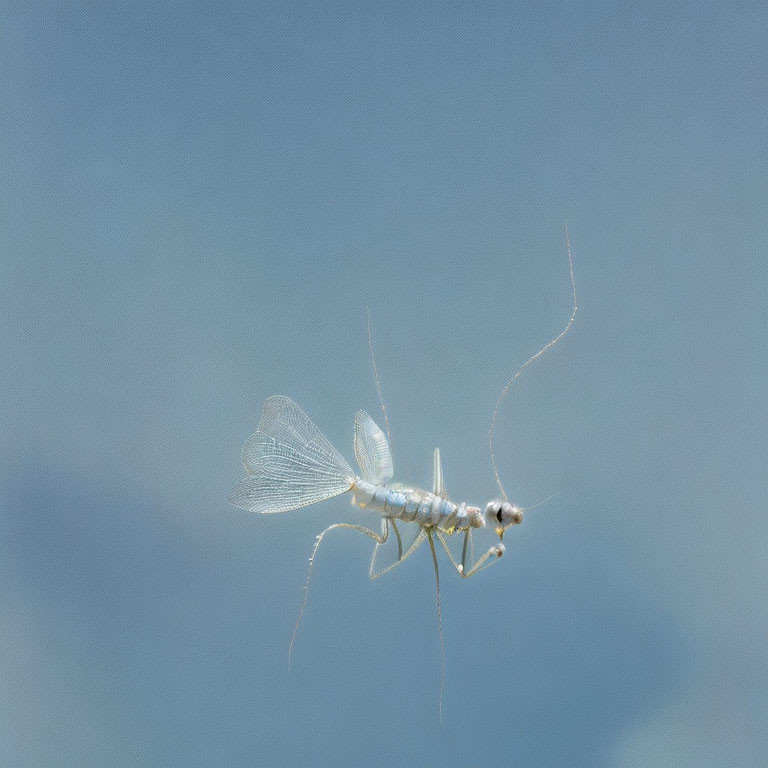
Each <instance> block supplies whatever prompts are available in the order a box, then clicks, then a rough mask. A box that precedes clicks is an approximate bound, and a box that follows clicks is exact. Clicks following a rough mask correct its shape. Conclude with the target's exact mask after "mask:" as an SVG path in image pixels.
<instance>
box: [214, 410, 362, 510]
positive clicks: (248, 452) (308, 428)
mask: <svg viewBox="0 0 768 768" xmlns="http://www.w3.org/2000/svg"><path fill="white" fill-rule="evenodd" d="M242 458H243V465H244V466H245V471H246V477H245V478H244V479H243V480H241V481H240V483H238V485H237V486H236V487H235V488H234V490H233V491H232V494H231V495H230V497H229V500H230V502H232V504H234V505H235V506H238V507H241V508H243V509H247V510H249V511H251V512H261V513H272V512H287V511H289V510H291V509H297V508H299V507H305V506H307V505H309V504H315V503H317V502H319V501H324V500H325V499H330V498H332V497H334V496H338V495H339V494H341V493H344V492H345V491H348V490H349V489H350V488H351V486H352V482H353V478H354V472H353V470H352V467H350V466H349V464H348V462H347V461H346V459H345V458H344V457H343V456H342V455H341V454H340V453H339V452H338V451H337V450H336V449H335V448H334V447H333V446H332V445H331V444H330V442H329V441H328V439H327V438H326V437H325V436H324V435H323V434H322V433H321V432H320V430H319V429H318V428H317V427H316V426H315V425H314V424H313V423H312V422H311V421H310V419H309V417H308V416H307V415H306V414H305V413H304V411H302V410H301V408H299V406H298V405H296V403H294V402H293V401H292V400H290V399H289V398H287V397H282V396H277V397H270V398H269V399H268V400H267V401H266V402H265V403H264V409H263V411H262V414H261V420H260V421H259V426H258V429H257V430H256V432H255V434H253V435H251V437H249V438H248V440H247V441H246V443H245V445H244V446H243V454H242Z"/></svg>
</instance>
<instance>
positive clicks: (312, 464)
mask: <svg viewBox="0 0 768 768" xmlns="http://www.w3.org/2000/svg"><path fill="white" fill-rule="evenodd" d="M566 245H567V248H568V265H569V270H570V278H571V290H572V297H573V307H572V310H571V317H570V319H569V321H568V324H567V325H566V327H565V328H564V329H563V331H561V333H560V334H559V335H558V336H556V337H555V338H554V339H552V341H550V342H549V343H548V344H547V345H546V346H544V347H542V348H541V349H540V350H539V351H538V352H537V353H536V354H535V355H533V357H531V358H530V359H529V360H527V361H526V362H525V363H524V364H523V365H522V366H521V367H520V369H519V370H518V371H517V372H516V373H515V375H514V376H513V377H512V378H511V379H510V380H509V381H508V382H507V384H506V386H505V387H504V389H503V390H502V391H501V394H500V395H499V397H498V399H497V401H496V406H495V408H494V411H493V416H492V419H491V427H490V431H489V436H488V443H489V450H490V455H491V464H492V467H493V472H494V476H495V478H496V483H497V484H498V487H499V490H500V492H501V496H502V498H501V499H495V500H492V501H490V502H488V503H487V504H486V505H485V506H484V507H479V506H472V505H469V504H467V503H466V502H461V503H456V502H454V501H452V500H450V499H449V498H448V495H447V493H446V489H445V481H444V476H443V468H442V462H441V459H440V450H439V449H438V448H435V451H434V456H433V482H432V490H431V491H426V490H423V489H421V488H417V487H412V486H406V485H401V484H399V483H393V482H392V481H393V478H394V465H393V463H392V455H391V452H390V448H389V440H388V439H387V435H388V434H389V422H388V419H387V414H386V410H385V408H384V401H383V398H382V397H381V388H380V385H379V378H378V371H377V370H376V360H375V357H374V356H373V346H372V343H371V335H370V322H369V324H368V342H369V348H370V351H371V357H372V360H373V366H374V375H375V377H376V385H377V389H378V392H379V400H380V403H381V408H382V413H383V415H384V419H385V423H386V428H387V435H385V434H384V432H383V431H382V430H381V429H380V428H379V427H378V425H377V424H376V423H375V422H374V420H373V419H372V418H371V417H370V416H369V415H368V414H367V413H366V412H365V411H358V412H357V414H356V415H355V426H354V452H355V458H356V459H357V464H358V467H359V473H357V472H355V470H354V469H353V468H352V467H351V466H350V464H349V463H348V462H347V460H346V459H345V458H344V457H343V456H342V455H341V454H340V453H339V452H338V451H337V450H336V448H334V447H333V445H331V443H330V442H329V441H328V439H327V438H326V437H325V436H324V435H323V434H322V433H321V432H320V430H319V429H318V428H317V427H316V426H315V425H314V424H313V423H312V421H311V420H310V418H309V417H308V416H307V415H306V414H305V413H304V411H302V409H301V408H299V406H298V405H296V403H294V402H293V400H291V399H290V398H288V397H284V396H282V395H277V396H274V397H270V398H268V399H267V400H266V401H265V403H264V407H263V410H262V413H261V419H260V421H259V424H258V427H257V429H256V432H255V433H254V434H253V435H252V436H251V437H250V438H249V439H248V440H247V442H246V443H245V445H244V446H243V451H242V460H243V465H244V467H245V472H246V475H245V477H244V478H243V480H241V481H240V482H239V483H238V485H237V486H236V487H235V488H234V490H233V491H232V493H231V495H230V497H229V501H230V502H231V503H232V504H234V505H235V506H237V507H240V508H242V509H245V510H248V511H249V512H258V513H263V514H271V513H276V512H288V511H290V510H293V509H299V508H301V507H306V506H309V505H311V504H317V503H319V502H321V501H326V500H327V499H332V498H334V497H336V496H341V495H342V494H350V499H351V502H352V504H353V505H355V506H357V507H360V508H362V509H364V510H366V511H367V512H370V513H371V514H372V515H375V516H376V517H377V518H379V519H380V525H379V530H374V528H369V527H366V526H363V525H356V524H353V523H334V524H333V525H329V526H328V527H327V528H326V529H325V530H324V531H322V533H320V535H319V536H317V538H316V540H315V545H314V548H313V550H312V555H311V556H310V558H309V572H308V573H307V580H306V583H305V586H304V598H303V601H302V604H301V609H300V611H299V616H298V619H297V621H296V626H295V628H294V631H293V636H292V637H291V643H290V648H289V663H290V653H291V652H292V650H293V645H294V642H295V639H296V633H297V631H298V628H299V624H300V622H301V618H302V616H303V614H304V609H305V607H306V603H307V596H308V591H309V582H310V577H311V575H312V566H313V564H314V561H315V556H316V554H317V550H318V548H319V546H320V543H321V542H322V540H323V538H324V537H325V536H326V534H328V533H329V532H330V531H332V530H335V529H339V528H346V529H349V530H353V531H358V532H359V533H362V534H364V535H365V536H368V537H369V538H371V539H373V541H375V542H376V545H375V547H374V550H373V556H372V558H371V564H370V569H369V575H370V577H371V579H376V578H378V577H379V576H382V575H384V574H385V573H388V572H389V571H391V570H392V569H393V568H395V567H397V566H398V565H400V564H402V563H403V562H404V561H405V560H407V559H408V558H409V557H410V556H411V555H412V554H413V553H414V552H415V551H416V550H417V549H418V548H419V547H420V546H421V544H423V543H424V541H426V542H427V543H428V544H429V548H430V552H431V555H432V562H433V565H434V570H435V582H436V602H437V618H438V628H439V632H440V650H441V662H442V664H441V677H440V699H439V711H440V719H441V721H442V700H443V688H444V683H445V647H444V643H443V633H442V616H441V609H440V574H439V568H438V560H437V551H436V542H437V544H439V545H440V546H442V548H443V549H444V550H445V552H446V554H447V556H448V560H449V562H450V563H451V565H452V566H453V567H454V568H455V569H456V571H457V572H458V574H459V575H460V576H462V577H463V578H465V579H466V578H469V577H471V576H474V575H475V574H476V573H479V572H480V571H482V570H484V569H485V568H488V567H489V566H491V565H492V564H493V563H495V562H496V561H497V560H498V559H499V558H500V557H501V556H502V555H503V554H504V551H505V548H504V543H503V541H502V540H503V538H504V533H505V532H506V530H507V529H508V528H510V527H511V526H514V525H518V524H520V523H521V522H522V520H523V512H524V511H525V509H524V508H521V507H518V506H516V505H515V504H512V503H510V502H509V499H508V498H507V494H506V492H505V490H504V487H503V485H502V483H501V479H500V477H499V473H498V468H497V466H496V459H495V456H494V452H493V438H494V430H495V426H496V418H497V415H498V411H499V406H500V404H501V401H502V400H503V398H504V397H505V395H506V394H507V392H508V391H509V388H510V387H511V385H512V384H513V383H514V382H515V381H516V379H517V378H518V377H519V376H520V374H521V373H522V372H523V371H524V370H525V369H526V368H527V367H528V366H529V365H530V364H531V363H533V362H534V361H535V360H536V359H538V358H539V357H540V356H541V355H542V354H544V352H546V351H547V350H548V349H550V348H551V347H553V346H554V345H555V344H557V342H558V341H560V339H562V337H563V336H565V334H566V333H567V332H568V331H569V330H570V329H571V326H572V325H573V321H574V318H575V315H576V310H577V306H576V287H575V282H574V277H573V261H572V258H571V250H570V243H569V241H568V235H567V229H566ZM483 529H490V530H492V531H493V532H494V533H495V535H496V536H497V537H498V540H496V541H494V543H493V544H492V545H491V546H490V547H488V548H487V549H486V550H485V551H484V552H481V553H480V554H476V552H475V547H474V540H473V534H476V533H478V532H480V531H481V530H483Z"/></svg>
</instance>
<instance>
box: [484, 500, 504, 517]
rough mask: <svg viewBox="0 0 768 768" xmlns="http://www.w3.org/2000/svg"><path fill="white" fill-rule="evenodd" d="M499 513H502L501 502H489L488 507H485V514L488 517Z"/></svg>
mask: <svg viewBox="0 0 768 768" xmlns="http://www.w3.org/2000/svg"><path fill="white" fill-rule="evenodd" d="M499 512H501V502H500V501H489V502H488V504H487V506H486V507H485V514H486V515H489V516H490V515H498V514H499Z"/></svg>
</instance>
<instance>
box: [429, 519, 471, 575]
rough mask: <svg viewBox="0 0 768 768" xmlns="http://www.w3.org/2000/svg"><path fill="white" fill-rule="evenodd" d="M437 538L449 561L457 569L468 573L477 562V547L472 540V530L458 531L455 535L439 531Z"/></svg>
mask: <svg viewBox="0 0 768 768" xmlns="http://www.w3.org/2000/svg"><path fill="white" fill-rule="evenodd" d="M437 538H438V539H439V540H440V543H441V544H442V545H443V548H444V549H445V552H446V554H447V555H448V559H449V560H450V561H451V562H452V563H453V566H454V567H455V568H458V569H459V570H462V571H468V570H469V569H470V568H471V567H472V563H474V562H475V545H474V542H473V540H472V529H471V528H467V529H465V530H462V529H460V528H459V529H457V530H455V531H454V532H453V533H448V532H446V531H440V530H438V531H437Z"/></svg>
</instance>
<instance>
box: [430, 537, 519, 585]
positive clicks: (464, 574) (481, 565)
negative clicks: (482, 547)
mask: <svg viewBox="0 0 768 768" xmlns="http://www.w3.org/2000/svg"><path fill="white" fill-rule="evenodd" d="M435 535H436V536H437V538H438V539H439V540H440V543H441V544H442V545H443V549H444V550H445V553H446V554H447V555H448V559H449V560H450V561H451V565H453V567H454V568H455V569H456V571H457V572H458V574H459V576H461V578H462V579H468V578H469V577H470V576H474V575H475V574H476V573H479V572H480V571H483V570H485V569H486V568H490V567H491V566H492V565H493V564H494V563H495V562H496V561H497V560H498V559H499V558H500V557H501V556H502V555H503V554H504V545H503V544H502V543H501V542H499V543H498V544H494V545H493V546H492V547H489V549H488V550H487V551H486V552H484V553H483V554H482V555H480V557H479V558H477V559H476V560H474V562H472V563H471V565H469V567H467V566H468V562H467V561H468V560H472V556H471V555H470V549H471V547H470V544H469V542H470V541H471V539H470V532H469V531H467V532H466V533H465V538H464V545H463V547H462V556H461V562H459V560H457V559H456V558H455V557H454V556H453V552H451V548H450V547H449V545H448V542H447V541H446V539H445V534H444V533H443V532H442V531H439V530H438V531H435Z"/></svg>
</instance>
